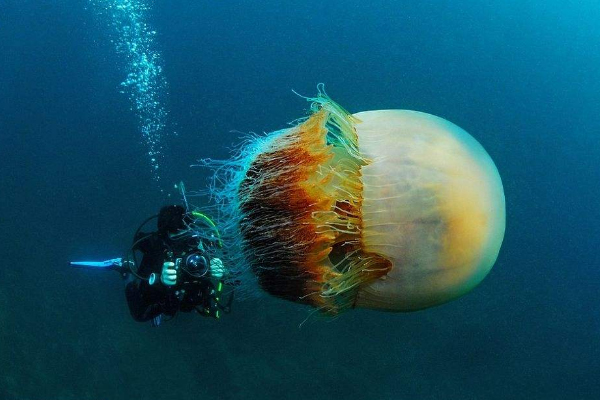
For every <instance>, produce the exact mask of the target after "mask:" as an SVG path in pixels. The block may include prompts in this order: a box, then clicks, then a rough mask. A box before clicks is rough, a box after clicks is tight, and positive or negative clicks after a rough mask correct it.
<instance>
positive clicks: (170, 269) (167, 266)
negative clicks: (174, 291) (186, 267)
mask: <svg viewBox="0 0 600 400" xmlns="http://www.w3.org/2000/svg"><path fill="white" fill-rule="evenodd" d="M160 281H161V282H162V283H163V284H165V285H167V286H173V285H175V284H176V283H177V270H176V269H175V263H172V262H170V261H165V262H164V263H163V267H162V273H161V274H160Z"/></svg>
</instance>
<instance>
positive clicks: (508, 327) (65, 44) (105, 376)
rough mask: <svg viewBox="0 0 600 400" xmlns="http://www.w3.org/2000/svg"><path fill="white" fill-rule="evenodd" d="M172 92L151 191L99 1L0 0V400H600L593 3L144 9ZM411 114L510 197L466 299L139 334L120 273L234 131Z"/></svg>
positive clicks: (299, 310)
mask: <svg viewBox="0 0 600 400" xmlns="http://www.w3.org/2000/svg"><path fill="white" fill-rule="evenodd" d="M151 3H152V4H153V8H152V10H151V12H150V13H149V18H148V21H147V22H148V23H149V24H151V25H152V27H153V28H154V29H156V31H157V32H158V33H157V36H156V41H155V45H156V46H157V48H158V50H160V52H161V53H162V62H163V65H164V71H163V72H164V77H165V79H166V80H167V82H168V93H166V94H165V97H164V98H165V100H164V101H165V107H166V109H167V110H168V113H169V114H168V117H167V128H166V129H165V130H166V131H168V132H174V131H176V132H177V135H170V136H168V137H166V138H164V140H163V144H164V145H165V149H164V151H163V162H162V169H161V170H160V176H161V183H160V184H157V183H156V182H155V181H154V180H153V179H152V174H151V170H150V165H149V160H148V157H147V156H146V150H147V149H146V147H145V144H144V141H143V139H142V137H141V136H140V134H139V131H138V128H139V127H138V120H137V119H136V117H135V115H134V114H133V113H132V112H131V111H130V103H129V100H128V98H127V96H126V95H123V94H121V93H119V83H120V82H121V81H122V80H123V78H124V74H125V72H124V64H123V57H122V56H120V55H119V54H118V53H116V52H115V48H114V45H113V44H112V43H111V42H110V34H109V33H108V31H109V30H110V29H109V27H108V26H107V25H106V24H105V23H104V22H103V21H102V20H101V18H99V17H98V15H97V13H96V12H95V10H94V9H93V7H91V6H90V3H89V2H88V1H84V0H69V1H66V0H65V1H59V0H56V1H50V0H19V1H17V0H0V61H1V63H0V261H1V267H0V399H2V400H4V399H7V400H9V399H10V400H12V399H44V400H51V399H113V400H121V399H207V400H208V399H249V400H251V399H312V400H319V399H346V400H352V399H394V400H396V399H460V400H467V399H484V400H487V399H489V400H492V399H598V398H600V360H599V358H600V310H599V304H600V288H599V287H600V260H599V259H598V244H599V242H600V228H599V224H600V208H599V198H600V135H599V134H600V112H599V110H600V79H599V75H600V24H598V21H599V20H600V3H599V2H598V1H597V0H585V1H584V0H582V1H557V0H551V1H530V0H518V1H517V0H502V1H500V0H495V1H489V2H480V1H445V0H438V1H411V2H409V1H382V0H375V1H356V0H345V1H321V2H309V1H306V2H299V1H290V0H285V1H270V2H268V1H229V0H222V1H217V0H213V1H205V0H199V1H189V0H187V1H183V0H170V1H167V0H163V1H159V0H155V1H153V2H151ZM319 82H324V83H325V84H326V88H327V90H328V92H329V94H330V95H331V96H332V97H333V98H334V99H335V100H336V101H338V102H339V103H340V104H342V105H343V106H345V107H346V108H347V109H349V110H350V111H352V112H357V111H362V110H369V109H382V108H405V109H415V110H420V111H425V112H429V113H432V114H436V115H439V116H442V117H444V118H446V119H448V120H450V121H452V122H454V123H456V124H458V125H459V126H461V127H463V128H464V129H466V130H467V131H468V132H470V133H471V134H472V135H473V136H475V137H476V138H477V140H479V141H480V142H481V143H482V144H483V146H484V147H485V148H486V149H487V151H488V152H489V154H490V155H491V156H492V158H493V159H494V161H495V163H496V165H497V166H498V169H499V171H500V174H501V176H502V179H503V183H504V188H505V192H506V201H507V230H506V237H505V241H504V244H503V247H502V250H501V253H500V257H499V259H498V262H497V264H496V266H495V267H494V269H493V270H492V272H491V274H490V275H489V276H488V277H487V278H486V279H485V281H484V282H483V284H482V285H481V286H480V287H479V288H477V289H476V290H475V291H474V292H472V293H471V294H469V295H467V296H465V297H463V298H461V299H459V300H458V301H454V302H452V303H449V304H447V305H444V306H441V307H437V308H433V309H430V310H427V311H422V312H417V313H412V314H389V313H379V312H370V311H352V312H349V313H347V314H344V315H342V316H341V317H340V318H337V319H334V320H323V319H316V320H310V321H309V322H308V323H306V324H304V325H303V326H302V328H301V329H300V328H299V327H298V326H299V324H300V323H301V322H302V321H303V320H304V319H305V318H306V316H307V312H308V310H307V309H306V308H303V307H301V306H297V305H294V304H291V303H287V302H283V301H279V300H276V299H272V298H268V297H263V298H261V299H259V300H257V301H245V302H238V303H237V304H235V309H234V312H233V313H232V314H231V315H229V316H227V317H226V318H223V319H222V320H220V321H215V320H209V319H204V318H201V317H200V316H195V315H187V314H186V315H180V316H178V317H177V318H176V319H175V320H174V321H171V322H170V323H168V324H165V325H163V326H162V327H160V328H158V329H153V328H151V327H150V326H149V324H139V323H135V322H133V321H132V319H131V318H130V316H129V314H128V310H127V307H126V303H125V299H124V295H123V287H122V286H123V285H122V282H121V281H120V279H119V278H118V276H117V275H116V274H113V273H102V272H96V271H81V270H73V269H69V268H68V267H67V262H68V261H69V260H70V259H75V258H76V259H82V258H99V259H102V258H110V257H114V256H119V255H120V254H121V253H122V252H123V250H125V249H126V247H127V246H128V244H129V243H130V238H131V235H132V234H133V231H134V230H135V228H136V227H137V225H138V223H139V222H140V221H141V220H143V219H144V218H145V217H146V216H149V215H151V214H153V213H155V212H156V210H157V209H158V207H159V206H161V205H162V204H165V203H166V202H168V201H174V200H177V199H178V197H177V196H176V195H174V197H171V198H170V199H166V198H165V195H164V194H163V193H161V192H160V190H159V188H160V187H161V186H162V187H164V188H167V191H169V192H172V190H171V189H170V188H171V187H172V185H173V184H174V183H176V182H178V181H179V180H183V181H185V182H186V184H187V186H188V187H190V188H201V187H203V186H204V185H205V184H206V178H207V177H208V171H207V170H204V169H199V168H190V167H189V165H190V164H193V163H195V161H196V160H197V159H199V158H201V157H213V158H227V157H228V156H229V150H228V149H229V148H231V147H232V146H234V145H235V144H236V143H238V142H239V140H240V139H239V135H238V134H236V133H232V131H234V130H239V131H246V132H247V131H255V132H262V131H272V130H274V129H279V128H283V127H285V126H286V124H287V122H289V121H292V120H294V119H295V118H297V117H301V116H303V115H305V111H306V109H307V107H308V104H307V103H306V102H305V101H304V100H303V99H301V98H299V97H297V96H296V95H294V94H293V93H292V92H291V89H295V90H297V91H298V92H300V93H302V94H306V95H313V94H315V93H316V84H317V83H319Z"/></svg>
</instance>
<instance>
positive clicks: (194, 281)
mask: <svg viewBox="0 0 600 400" xmlns="http://www.w3.org/2000/svg"><path fill="white" fill-rule="evenodd" d="M154 218H157V230H156V231H154V232H149V233H146V232H143V231H142V228H143V227H144V225H146V223H148V222H149V221H151V220H153V219H154ZM221 247H222V243H221V239H220V237H219V232H218V230H217V228H216V226H215V224H214V223H213V222H212V220H211V219H210V218H209V217H207V216H206V215H204V214H202V213H200V212H198V211H192V212H187V210H186V209H185V208H184V207H182V206H180V205H170V206H165V207H163V208H161V210H160V212H159V213H158V215H155V216H152V217H150V218H148V219H146V220H145V221H144V222H143V223H142V224H141V225H140V227H139V228H138V229H137V231H136V233H135V235H134V238H133V244H132V246H131V249H130V251H129V252H128V254H127V255H126V257H125V258H124V259H123V258H116V259H111V260H107V261H104V262H71V265H72V266H78V267H90V268H98V267H99V268H105V269H113V270H116V271H118V272H120V273H121V275H122V276H123V278H124V279H125V281H126V286H125V297H126V298H127V304H128V306H129V311H130V313H131V316H132V317H133V319H134V320H136V321H140V322H145V321H151V322H152V325H153V326H158V325H160V324H161V322H162V321H164V320H170V319H172V318H173V317H175V315H176V314H177V312H179V311H183V312H190V311H196V312H198V313H199V314H201V315H203V316H207V317H213V318H220V316H221V312H224V313H229V311H230V309H231V303H232V301H233V290H231V291H230V293H229V294H228V299H227V301H226V302H222V300H221V299H222V297H223V294H224V293H223V288H224V286H225V279H227V277H228V271H227V270H226V268H225V266H224V265H223V262H222V261H221V259H220V258H218V257H216V255H217V253H218V250H219V249H220V248H221ZM137 252H140V253H142V259H141V262H140V263H139V264H138V260H137V254H136V253H137Z"/></svg>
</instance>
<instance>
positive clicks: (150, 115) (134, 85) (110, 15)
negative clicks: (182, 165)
mask: <svg viewBox="0 0 600 400" xmlns="http://www.w3.org/2000/svg"><path fill="white" fill-rule="evenodd" d="M89 1H90V3H91V4H92V6H93V7H94V9H95V10H96V11H97V12H98V13H99V14H100V15H101V16H102V17H104V18H105V19H107V22H108V23H109V24H110V26H111V27H112V35H111V37H112V39H111V41H112V42H113V43H114V44H115V48H116V51H117V53H119V54H120V55H121V56H122V57H123V58H124V67H125V70H126V73H127V75H126V78H125V79H124V80H123V82H121V93H124V94H126V95H127V96H128V98H129V100H130V101H131V105H132V111H134V112H135V114H136V116H137V118H138V124H139V130H140V132H141V134H142V137H143V140H144V142H145V143H146V146H147V150H148V156H149V159H150V164H151V166H152V173H153V178H154V179H155V180H156V181H159V180H160V171H159V166H160V164H161V156H162V153H161V148H162V144H161V143H162V141H161V139H162V137H163V135H164V133H165V120H166V117H167V111H166V109H165V106H164V96H165V94H166V91H167V82H166V80H165V78H164V75H163V72H162V65H161V64H162V58H161V54H160V52H159V51H158V50H157V49H156V48H155V47H156V46H155V36H156V31H154V30H153V29H152V28H151V27H150V26H149V25H148V24H147V23H146V22H145V21H146V20H147V18H148V13H149V12H150V10H151V5H152V1H151V0H89Z"/></svg>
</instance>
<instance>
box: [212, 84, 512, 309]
mask: <svg viewBox="0 0 600 400" xmlns="http://www.w3.org/2000/svg"><path fill="white" fill-rule="evenodd" d="M309 100H310V101H311V103H312V106H311V114H310V115H309V116H308V117H307V118H305V119H303V120H301V121H300V122H298V123H297V124H296V125H295V126H293V127H291V128H288V129H283V130H280V131H276V132H273V133H270V134H267V135H266V136H262V137H257V138H253V139H251V140H249V141H248V142H247V143H246V145H245V146H244V147H243V148H242V150H241V152H240V154H239V155H238V156H237V157H235V158H234V159H232V160H230V161H228V162H226V163H224V164H223V165H221V167H220V168H219V169H218V170H217V173H216V175H215V182H218V184H216V185H214V186H213V188H212V190H213V195H214V197H215V198H216V199H217V202H218V204H219V207H220V218H221V219H220V221H219V222H220V224H221V226H222V227H223V228H224V229H223V230H224V239H225V241H226V242H227V243H228V249H227V250H228V251H227V253H228V254H229V260H228V261H229V264H230V266H233V267H238V268H239V270H240V271H239V272H242V271H241V270H244V271H246V272H247V273H250V274H251V275H252V276H253V277H254V278H255V280H256V281H257V282H258V285H259V286H260V287H261V288H262V290H264V291H266V292H267V293H269V294H271V295H274V296H276V297H279V298H283V299H287V300H291V301H293V302H297V303H303V304H308V305H311V306H313V307H315V308H317V309H319V310H321V311H323V312H324V313H326V314H337V313H340V312H343V311H346V310H349V309H352V308H358V307H360V308H369V309H377V310H385V311H414V310H420V309H424V308H428V307H432V306H435V305H438V304H442V303H445V302H448V301H450V300H452V299H456V298H458V297H460V296H462V295H463V294H465V293H467V292H469V291H470V290H471V289H473V288H474V287H475V286H477V285H478V284H479V283H480V282H481V281H482V280H483V278H484V277H485V276H486V275H487V274H488V272H489V271H490V269H491V268H492V266H493V265H494V263H495V261H496V258H497V256H498V252H499V250H500V246H501V243H502V239H503V236H504V229H505V201H504V192H503V188H502V182H501V180H500V176H499V174H498V170H497V169H496V166H495V165H494V163H493V161H492V159H491V158H490V156H489V155H488V154H487V152H486V151H485V150H484V149H483V147H482V146H481V145H480V144H479V143H478V142H477V141H476V140H475V139H474V138H473V137H472V136H470V135H469V134H468V133H467V132H465V131H464V130H463V129H461V128H459V127H458V126H456V125H454V124H452V123H451V122H448V121H446V120H444V119H442V118H439V117H436V116H433V115H430V114H425V113H422V112H417V111H407V110H376V111H364V112H359V113H356V114H350V113H348V112H347V111H345V110H344V109H343V108H342V107H341V106H339V105H338V104H336V103H335V102H333V101H332V100H331V99H330V98H329V97H327V95H326V94H325V93H324V92H320V94H319V96H318V97H316V98H313V99H309Z"/></svg>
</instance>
